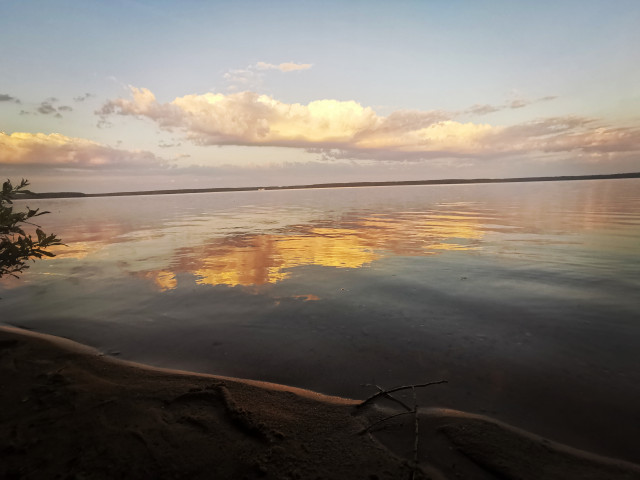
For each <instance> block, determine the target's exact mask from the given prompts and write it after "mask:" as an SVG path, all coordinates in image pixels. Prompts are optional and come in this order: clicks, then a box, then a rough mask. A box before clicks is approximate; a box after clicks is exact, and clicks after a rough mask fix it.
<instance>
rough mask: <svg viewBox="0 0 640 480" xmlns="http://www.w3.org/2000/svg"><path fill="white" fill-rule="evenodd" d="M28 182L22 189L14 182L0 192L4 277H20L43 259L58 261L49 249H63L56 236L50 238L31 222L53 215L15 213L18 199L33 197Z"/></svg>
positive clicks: (0, 249)
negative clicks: (31, 231) (33, 262)
mask: <svg viewBox="0 0 640 480" xmlns="http://www.w3.org/2000/svg"><path fill="white" fill-rule="evenodd" d="M28 185H29V182H28V181H27V180H24V179H23V180H22V181H21V182H20V184H19V185H15V186H14V185H12V184H11V181H10V180H7V181H6V182H4V183H3V184H2V191H1V192H0V277H2V276H4V275H11V276H13V277H16V278H17V277H18V274H19V273H21V272H22V271H23V270H25V269H27V268H29V265H28V262H29V260H35V259H36V258H42V257H54V256H55V255H54V254H53V253H51V252H48V251H47V250H46V249H47V248H48V247H51V246H53V245H62V242H61V241H60V239H59V238H58V237H56V236H55V235H53V234H51V235H47V234H46V233H44V232H43V231H42V230H41V229H40V226H38V225H36V224H35V223H33V222H32V221H31V219H33V218H35V217H39V216H40V215H44V214H46V213H50V212H46V211H45V212H41V211H40V209H38V208H36V209H35V210H32V209H31V208H29V207H27V209H26V211H19V212H14V208H13V201H12V199H14V198H15V196H16V195H19V194H24V193H29V194H30V193H32V192H30V191H29V190H27V189H26V187H27V186H28ZM25 225H30V226H31V227H35V235H36V237H37V238H33V237H32V236H31V234H29V233H27V232H25V231H24V228H25Z"/></svg>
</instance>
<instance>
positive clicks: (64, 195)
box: [15, 172, 640, 200]
mask: <svg viewBox="0 0 640 480" xmlns="http://www.w3.org/2000/svg"><path fill="white" fill-rule="evenodd" d="M624 178H640V172H630V173H611V174H594V175H559V176H544V177H513V178H469V179H465V178H448V179H440V180H397V181H384V182H375V181H372V182H331V183H313V184H306V185H278V186H275V185H272V186H262V187H212V188H180V189H162V190H140V191H133V192H109V193H82V192H43V193H35V192H32V193H30V194H27V193H24V194H18V195H16V196H15V199H16V200H20V199H29V200H31V199H39V198H43V199H44V198H93V197H126V196H143V195H177V194H186V193H224V192H251V191H263V190H264V191H267V190H303V189H321V188H359V187H388V186H389V187H391V186H412V185H416V186H419V185H462V184H474V183H517V182H553V181H572V180H606V179H611V180H612V179H624Z"/></svg>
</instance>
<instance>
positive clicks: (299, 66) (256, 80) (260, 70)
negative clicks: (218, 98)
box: [223, 62, 313, 91]
mask: <svg viewBox="0 0 640 480" xmlns="http://www.w3.org/2000/svg"><path fill="white" fill-rule="evenodd" d="M312 66H313V65H311V64H310V63H295V62H285V63H280V64H278V65H275V64H273V63H267V62H258V63H256V64H255V65H249V66H248V67H246V68H238V69H232V70H229V71H228V72H226V73H225V74H224V75H223V78H224V79H225V81H226V82H227V83H228V84H229V86H228V87H227V89H228V90H229V91H238V90H248V89H253V90H259V89H260V88H261V86H262V79H263V77H264V75H265V71H266V70H279V71H281V72H283V73H288V72H295V71H298V70H308V69H310V68H311V67H312Z"/></svg>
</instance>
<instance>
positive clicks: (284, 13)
mask: <svg viewBox="0 0 640 480" xmlns="http://www.w3.org/2000/svg"><path fill="white" fill-rule="evenodd" d="M638 25H640V2H638V1H637V0H616V1H615V2H611V1H609V0H606V1H604V0H581V1H572V0H566V1H562V0H554V1H547V0H541V1H536V2H514V1H506V0H505V1H497V0H481V1H478V0H469V1H462V0H446V1H445V0H422V1H402V0H400V1H394V2H381V1H375V0H368V1H350V2H344V1H331V0H325V1H304V0H297V1H294V2H286V1H271V2H264V1H242V0H240V1H233V2H231V1H229V2H216V1H204V0H183V1H168V0H137V1H124V0H110V1H97V0H83V1H82V2H78V1H62V0H43V1H35V0H22V1H19V2H18V1H8V0H0V43H1V44H2V45H3V47H4V48H3V53H2V59H1V63H0V177H3V178H10V179H12V180H16V181H17V180H19V179H20V178H28V179H29V180H30V182H31V186H32V190H34V191H40V192H44V191H79V192H85V193H99V192H115V191H132V190H154V189H167V188H171V189H173V188H176V189H179V188H210V187H240V186H271V185H297V184H312V183H326V182H352V181H394V180H428V179H441V178H504V177H525V176H547V175H586V174H601V173H602V174H606V173H624V172H636V171H640V28H638Z"/></svg>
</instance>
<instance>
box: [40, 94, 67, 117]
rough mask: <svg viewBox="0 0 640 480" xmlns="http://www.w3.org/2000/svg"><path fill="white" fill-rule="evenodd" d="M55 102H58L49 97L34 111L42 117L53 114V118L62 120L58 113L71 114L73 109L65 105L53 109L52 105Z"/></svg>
mask: <svg viewBox="0 0 640 480" xmlns="http://www.w3.org/2000/svg"><path fill="white" fill-rule="evenodd" d="M57 101H58V99H57V98H55V97H49V98H47V99H46V100H45V101H43V102H42V103H41V104H40V105H39V106H38V108H37V109H36V111H37V112H38V113H41V114H42V115H51V114H54V115H53V116H54V117H56V118H62V114H61V113H60V112H71V111H72V110H73V108H71V107H69V106H67V105H61V106H59V107H55V106H54V105H53V104H54V103H55V102H57Z"/></svg>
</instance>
